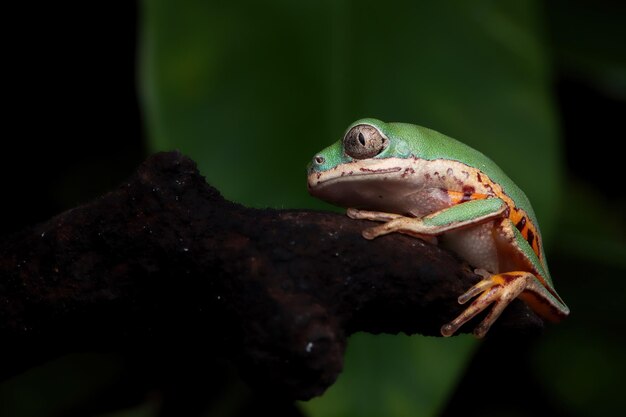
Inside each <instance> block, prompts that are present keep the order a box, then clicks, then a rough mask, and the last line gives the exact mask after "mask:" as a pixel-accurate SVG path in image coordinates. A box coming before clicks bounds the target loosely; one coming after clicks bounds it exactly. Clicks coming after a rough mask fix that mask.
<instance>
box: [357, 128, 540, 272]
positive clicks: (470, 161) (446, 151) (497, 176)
mask: <svg viewBox="0 0 626 417" xmlns="http://www.w3.org/2000/svg"><path fill="white" fill-rule="evenodd" d="M363 123H366V124H371V125H373V126H375V127H377V128H379V129H380V131H381V132H382V133H384V134H385V135H386V136H387V137H388V138H389V139H390V142H391V145H390V147H392V146H393V144H396V145H397V144H398V143H401V142H404V143H406V145H408V148H409V151H410V155H407V156H415V157H417V158H422V159H426V160H435V159H450V160H454V161H459V162H461V163H464V164H467V165H469V166H471V167H473V168H477V169H479V170H480V171H482V172H484V173H485V174H486V175H487V176H488V177H489V178H490V179H491V180H492V181H493V182H495V183H497V184H499V185H500V186H501V187H502V190H503V192H504V193H505V194H506V195H507V196H509V197H510V198H511V199H512V200H513V202H514V204H515V206H516V207H517V208H520V209H522V210H524V211H525V212H526V214H527V215H528V217H529V220H530V221H531V222H532V223H533V225H534V227H535V228H536V230H537V232H539V224H538V222H537V217H536V215H535V212H534V210H533V208H532V205H531V204H530V201H529V200H528V197H526V194H524V192H523V191H522V190H521V189H520V188H519V187H518V186H517V185H516V184H515V183H514V182H513V181H512V180H511V179H510V178H509V177H508V176H507V175H506V174H505V173H504V171H502V169H501V168H500V167H499V166H498V165H496V163H495V162H493V161H492V160H491V159H489V158H488V157H487V156H485V155H484V154H483V153H481V152H479V151H477V150H476V149H474V148H472V147H470V146H468V145H465V144H464V143H462V142H459V141H458V140H456V139H453V138H451V137H449V136H446V135H444V134H442V133H439V132H437V131H435V130H432V129H428V128H425V127H422V126H418V125H414V124H410V123H384V122H381V121H380V120H377V119H361V120H358V121H356V122H354V123H353V124H352V125H351V126H350V127H349V128H348V130H349V129H351V128H352V127H353V126H355V125H358V124H363ZM406 145H403V146H406ZM388 151H389V152H390V153H391V152H394V150H393V149H389V150H388ZM385 153H386V152H383V153H381V155H380V156H379V157H382V158H384V157H385ZM387 156H388V155H387ZM539 250H540V258H541V260H542V264H543V265H542V266H543V268H544V270H545V273H546V279H547V281H548V283H549V284H550V285H552V283H551V278H550V273H549V271H548V267H547V263H546V262H545V254H544V249H543V244H542V240H541V239H540V236H539Z"/></svg>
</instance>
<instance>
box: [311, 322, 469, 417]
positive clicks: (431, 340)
mask: <svg viewBox="0 0 626 417" xmlns="http://www.w3.org/2000/svg"><path fill="white" fill-rule="evenodd" d="M476 346H477V343H476V340H475V339H474V338H472V337H471V336H467V335H464V336H458V337H455V338H452V339H443V338H435V337H420V336H410V337H409V336H406V335H394V336H391V335H371V334H366V333H359V334H355V335H353V336H352V337H351V338H350V341H349V344H348V349H347V352H346V362H345V368H346V372H344V373H343V374H341V376H340V377H339V379H338V381H337V382H336V383H335V385H333V386H332V387H331V388H330V389H329V390H328V391H327V392H326V393H325V394H324V396H322V397H319V398H315V399H313V400H311V401H308V402H304V403H301V406H302V408H303V409H304V410H306V411H307V412H308V413H309V415H311V416H324V417H333V416H337V417H351V416H354V417H368V416H372V417H374V416H398V417H401V416H407V417H412V416H433V415H438V414H439V412H441V411H442V410H441V407H442V406H443V404H445V401H446V399H447V395H448V393H449V390H450V387H451V386H455V385H456V383H457V382H458V376H459V375H461V373H462V372H463V370H464V368H465V364H466V363H467V361H468V359H469V356H470V355H471V353H472V352H473V351H474V348H475V347H476Z"/></svg>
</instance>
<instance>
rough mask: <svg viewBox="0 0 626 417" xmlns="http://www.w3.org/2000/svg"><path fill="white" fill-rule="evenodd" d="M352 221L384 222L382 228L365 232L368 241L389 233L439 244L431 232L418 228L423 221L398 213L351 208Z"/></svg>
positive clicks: (374, 228)
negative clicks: (401, 234)
mask: <svg viewBox="0 0 626 417" xmlns="http://www.w3.org/2000/svg"><path fill="white" fill-rule="evenodd" d="M346 214H347V215H348V217H350V218H351V219H359V220H372V221H375V222H383V223H384V224H381V225H380V226H375V227H369V228H367V229H365V230H363V237H364V238H365V239H368V240H372V239H375V238H377V237H378V236H382V235H387V234H389V233H394V232H397V233H403V234H405V235H409V236H413V237H418V238H420V239H422V240H425V241H426V242H429V243H432V244H437V237H436V236H434V235H433V234H430V233H429V232H430V230H427V229H426V228H423V227H422V228H420V227H419V226H418V227H417V228H416V227H415V226H416V225H421V221H422V220H421V219H418V218H415V217H406V216H402V215H400V214H396V213H385V212H380V211H367V210H357V209H353V208H350V209H348V211H347V213H346Z"/></svg>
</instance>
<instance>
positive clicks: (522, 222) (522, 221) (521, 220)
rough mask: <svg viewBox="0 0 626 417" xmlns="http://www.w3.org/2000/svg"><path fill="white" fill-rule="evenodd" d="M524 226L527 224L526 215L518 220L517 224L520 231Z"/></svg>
mask: <svg viewBox="0 0 626 417" xmlns="http://www.w3.org/2000/svg"><path fill="white" fill-rule="evenodd" d="M524 226H526V216H524V217H522V218H521V219H520V221H518V222H517V224H516V225H515V227H517V230H519V231H520V232H521V231H522V229H523V228H524Z"/></svg>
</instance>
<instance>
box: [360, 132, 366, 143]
mask: <svg viewBox="0 0 626 417" xmlns="http://www.w3.org/2000/svg"><path fill="white" fill-rule="evenodd" d="M359 142H361V145H363V146H365V137H364V136H363V132H359Z"/></svg>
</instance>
